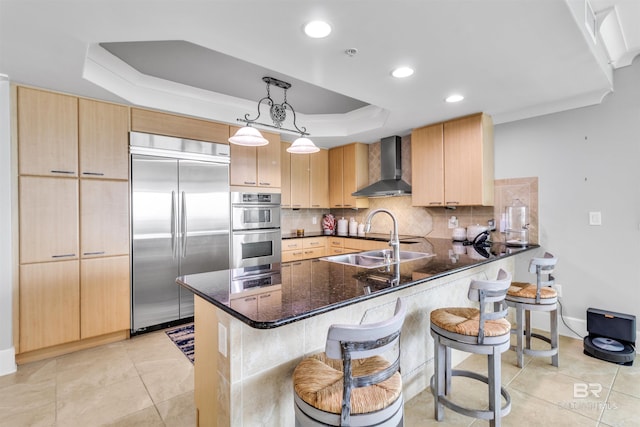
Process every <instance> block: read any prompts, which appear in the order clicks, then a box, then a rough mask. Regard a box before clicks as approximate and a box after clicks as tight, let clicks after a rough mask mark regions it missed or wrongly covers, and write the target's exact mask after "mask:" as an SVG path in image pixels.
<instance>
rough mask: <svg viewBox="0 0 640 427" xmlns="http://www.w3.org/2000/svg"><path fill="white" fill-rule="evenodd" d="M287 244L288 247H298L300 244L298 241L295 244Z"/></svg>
mask: <svg viewBox="0 0 640 427" xmlns="http://www.w3.org/2000/svg"><path fill="white" fill-rule="evenodd" d="M287 246H288V247H290V248H295V247H297V246H298V245H297V244H296V243H294V244H292V245H287Z"/></svg>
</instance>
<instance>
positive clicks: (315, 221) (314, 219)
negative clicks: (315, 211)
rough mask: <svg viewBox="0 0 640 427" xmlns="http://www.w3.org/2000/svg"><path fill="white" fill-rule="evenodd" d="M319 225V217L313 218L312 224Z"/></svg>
mask: <svg viewBox="0 0 640 427" xmlns="http://www.w3.org/2000/svg"><path fill="white" fill-rule="evenodd" d="M317 223H318V217H317V216H312V217H311V224H314V225H315V224H317Z"/></svg>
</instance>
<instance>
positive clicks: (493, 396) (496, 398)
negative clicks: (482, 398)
mask: <svg viewBox="0 0 640 427" xmlns="http://www.w3.org/2000/svg"><path fill="white" fill-rule="evenodd" d="M500 364H501V353H500V350H497V348H496V347H493V353H490V354H489V356H488V365H489V366H488V368H489V372H488V373H489V375H488V380H489V384H488V385H489V410H490V411H493V419H492V420H489V425H490V426H491V427H494V426H495V427H499V426H500V424H501V422H502V421H501V420H502V417H501V414H500V409H501V407H502V400H501V394H500V391H501V386H502V367H501V366H500Z"/></svg>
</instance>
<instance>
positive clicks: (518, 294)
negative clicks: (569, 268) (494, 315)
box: [505, 252, 558, 368]
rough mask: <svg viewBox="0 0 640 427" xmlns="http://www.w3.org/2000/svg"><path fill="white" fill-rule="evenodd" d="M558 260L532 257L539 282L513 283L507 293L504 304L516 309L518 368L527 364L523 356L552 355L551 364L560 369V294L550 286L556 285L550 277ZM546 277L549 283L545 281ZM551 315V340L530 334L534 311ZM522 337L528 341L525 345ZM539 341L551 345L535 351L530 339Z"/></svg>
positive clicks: (530, 267) (547, 256)
mask: <svg viewBox="0 0 640 427" xmlns="http://www.w3.org/2000/svg"><path fill="white" fill-rule="evenodd" d="M557 262H558V259H557V258H556V257H554V256H553V255H552V254H550V253H548V252H547V253H545V254H544V257H542V258H533V259H531V262H530V263H529V272H530V273H535V275H536V283H535V284H532V283H523V282H513V283H511V287H510V288H509V290H508V291H507V297H506V298H505V301H506V302H507V305H509V306H510V307H514V308H515V309H516V328H515V329H514V330H512V332H513V333H515V334H516V337H517V341H516V345H515V346H514V347H512V349H514V350H515V351H516V353H517V363H518V367H520V368H522V366H523V365H524V355H525V354H529V355H531V356H536V357H549V356H551V364H552V365H553V366H558V293H557V292H556V290H555V289H553V288H552V287H551V286H552V285H553V284H554V283H555V279H554V277H553V276H552V275H551V273H553V270H554V269H555V265H556V263H557ZM544 275H546V277H547V278H546V280H545V279H544ZM532 311H547V312H549V323H550V327H549V331H550V332H549V337H546V336H544V335H540V334H534V333H533V332H531V312H532ZM523 318H524V319H523ZM523 335H524V338H525V340H526V342H523ZM532 337H533V338H537V339H540V340H543V341H545V342H547V343H549V344H550V348H549V349H540V350H534V349H532V348H531V338H532Z"/></svg>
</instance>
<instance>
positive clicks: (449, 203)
mask: <svg viewBox="0 0 640 427" xmlns="http://www.w3.org/2000/svg"><path fill="white" fill-rule="evenodd" d="M447 204H448V205H458V204H460V202H447Z"/></svg>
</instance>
